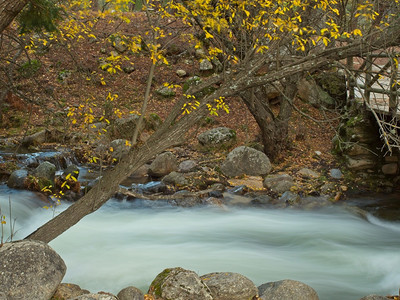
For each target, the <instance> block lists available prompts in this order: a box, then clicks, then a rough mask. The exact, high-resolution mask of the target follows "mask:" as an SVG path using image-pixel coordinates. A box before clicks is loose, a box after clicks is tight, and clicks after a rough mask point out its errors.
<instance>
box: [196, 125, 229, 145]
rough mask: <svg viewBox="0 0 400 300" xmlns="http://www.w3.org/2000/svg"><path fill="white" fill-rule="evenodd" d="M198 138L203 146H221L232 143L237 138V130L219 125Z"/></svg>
mask: <svg viewBox="0 0 400 300" xmlns="http://www.w3.org/2000/svg"><path fill="white" fill-rule="evenodd" d="M197 139H198V141H199V143H200V144H202V145H203V146H221V145H224V144H232V142H234V141H235V140H236V132H235V131H234V130H232V129H229V128H227V127H218V128H213V129H210V130H207V131H205V132H203V133H201V134H199V135H198V136H197Z"/></svg>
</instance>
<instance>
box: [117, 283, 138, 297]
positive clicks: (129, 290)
mask: <svg viewBox="0 0 400 300" xmlns="http://www.w3.org/2000/svg"><path fill="white" fill-rule="evenodd" d="M117 298H118V300H144V295H143V293H142V291H141V290H139V289H138V288H136V287H134V286H128V287H126V288H124V289H123V290H121V291H120V292H119V293H118V295H117Z"/></svg>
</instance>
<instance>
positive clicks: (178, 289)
mask: <svg viewBox="0 0 400 300" xmlns="http://www.w3.org/2000/svg"><path fill="white" fill-rule="evenodd" d="M148 294H150V295H153V296H155V297H156V299H160V298H161V299H164V300H188V299H190V300H214V299H213V298H212V297H211V292H210V290H209V288H208V287H207V286H206V285H205V284H204V282H203V281H202V280H201V279H200V278H199V276H198V275H197V274H196V273H195V272H193V271H190V270H185V269H183V268H171V269H165V270H164V271H162V272H161V273H160V274H158V275H157V277H156V278H155V279H154V280H153V282H152V283H151V285H150V288H149V292H148Z"/></svg>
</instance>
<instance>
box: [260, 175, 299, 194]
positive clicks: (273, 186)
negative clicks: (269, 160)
mask: <svg viewBox="0 0 400 300" xmlns="http://www.w3.org/2000/svg"><path fill="white" fill-rule="evenodd" d="M263 185H264V187H265V188H267V189H270V190H271V191H273V192H274V193H277V194H282V193H284V192H286V191H289V190H290V188H291V187H292V186H294V185H295V183H294V181H293V178H292V177H291V176H290V175H289V174H277V175H268V176H267V177H266V178H265V179H264V182H263Z"/></svg>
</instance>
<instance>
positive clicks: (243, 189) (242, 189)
mask: <svg viewBox="0 0 400 300" xmlns="http://www.w3.org/2000/svg"><path fill="white" fill-rule="evenodd" d="M247 192H248V188H247V186H245V185H244V184H242V185H238V186H235V187H233V188H231V189H229V190H228V193H230V194H234V195H244V194H246V193H247Z"/></svg>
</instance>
